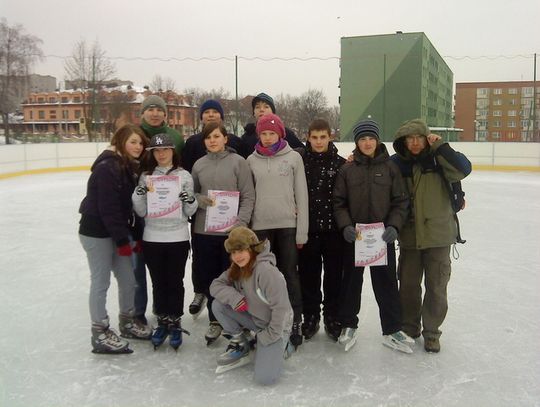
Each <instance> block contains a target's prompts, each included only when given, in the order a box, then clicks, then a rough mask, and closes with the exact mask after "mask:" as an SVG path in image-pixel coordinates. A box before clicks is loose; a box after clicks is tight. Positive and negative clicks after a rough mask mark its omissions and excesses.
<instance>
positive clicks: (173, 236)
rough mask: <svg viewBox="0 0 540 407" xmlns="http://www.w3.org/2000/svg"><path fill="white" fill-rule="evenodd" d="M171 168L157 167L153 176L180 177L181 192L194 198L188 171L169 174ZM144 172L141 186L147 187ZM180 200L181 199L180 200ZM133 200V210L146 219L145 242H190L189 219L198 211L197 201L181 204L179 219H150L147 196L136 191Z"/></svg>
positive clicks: (181, 170)
mask: <svg viewBox="0 0 540 407" xmlns="http://www.w3.org/2000/svg"><path fill="white" fill-rule="evenodd" d="M168 170H169V168H164V167H156V168H155V169H154V172H153V173H152V175H177V176H179V177H180V185H181V190H182V191H186V192H187V193H188V194H189V195H191V196H193V178H191V175H190V173H189V172H187V171H186V170H183V169H182V168H176V169H175V170H174V171H171V172H170V173H169V174H167V171H168ZM147 175H148V173H146V172H143V173H142V175H141V178H140V180H139V186H142V187H146V176H147ZM178 199H179V200H180V198H178ZM131 200H132V201H133V209H134V210H135V213H136V214H137V215H139V216H140V217H144V218H145V225H144V234H143V240H144V241H147V242H183V241H186V240H189V225H188V217H189V216H191V215H193V214H194V213H195V211H196V210H197V201H196V200H195V202H193V203H187V202H181V205H182V212H181V215H180V216H179V217H177V218H149V217H147V216H146V214H147V204H146V194H145V195H137V193H136V192H135V191H134V192H133V194H132V196H131Z"/></svg>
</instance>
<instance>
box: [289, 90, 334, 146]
mask: <svg viewBox="0 0 540 407" xmlns="http://www.w3.org/2000/svg"><path fill="white" fill-rule="evenodd" d="M296 114H297V120H298V128H297V130H298V135H299V136H301V137H302V138H304V136H306V135H307V131H308V129H309V125H310V123H311V122H312V121H313V120H314V119H316V118H327V117H328V99H327V98H326V96H325V94H324V93H323V91H322V90H319V89H309V90H308V91H307V92H304V93H302V95H301V96H300V97H299V99H298V106H297V111H296Z"/></svg>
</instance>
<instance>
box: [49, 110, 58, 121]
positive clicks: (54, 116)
mask: <svg viewBox="0 0 540 407" xmlns="http://www.w3.org/2000/svg"><path fill="white" fill-rule="evenodd" d="M49 118H50V119H56V110H49Z"/></svg>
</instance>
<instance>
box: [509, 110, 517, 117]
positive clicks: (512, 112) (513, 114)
mask: <svg viewBox="0 0 540 407" xmlns="http://www.w3.org/2000/svg"><path fill="white" fill-rule="evenodd" d="M515 115H516V111H515V110H509V111H508V116H510V117H514V116H515Z"/></svg>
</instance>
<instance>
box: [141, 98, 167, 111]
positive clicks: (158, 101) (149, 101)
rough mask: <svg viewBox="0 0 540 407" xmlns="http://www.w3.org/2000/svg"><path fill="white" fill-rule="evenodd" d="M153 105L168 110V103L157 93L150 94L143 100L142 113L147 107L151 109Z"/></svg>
mask: <svg viewBox="0 0 540 407" xmlns="http://www.w3.org/2000/svg"><path fill="white" fill-rule="evenodd" d="M151 107H157V108H158V109H161V110H163V111H164V112H167V104H166V103H165V101H164V100H163V99H162V98H160V97H159V96H157V95H150V96H148V97H147V98H146V99H144V100H143V102H142V112H141V113H144V111H145V110H146V109H150V108H151Z"/></svg>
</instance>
